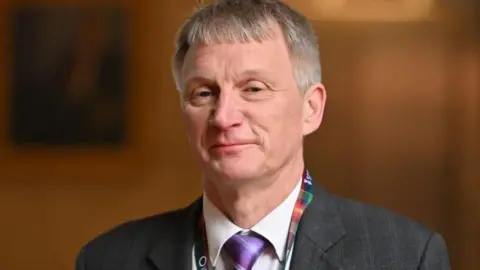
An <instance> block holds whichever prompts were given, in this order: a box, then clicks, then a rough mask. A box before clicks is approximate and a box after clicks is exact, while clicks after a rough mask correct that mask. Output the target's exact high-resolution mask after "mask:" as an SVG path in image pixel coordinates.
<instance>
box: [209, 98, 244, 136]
mask: <svg viewBox="0 0 480 270" xmlns="http://www.w3.org/2000/svg"><path fill="white" fill-rule="evenodd" d="M238 103H239V102H238V101H237V99H236V98H235V95H234V93H227V92H223V93H222V92H221V93H220V94H219V96H218V98H217V102H216V104H215V106H214V108H212V113H211V115H210V123H211V124H212V125H214V126H215V127H217V128H219V129H220V130H227V129H229V128H232V127H236V126H239V125H240V124H241V123H242V114H241V110H240V108H239V104H238Z"/></svg>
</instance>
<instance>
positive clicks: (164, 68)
mask: <svg viewBox="0 0 480 270" xmlns="http://www.w3.org/2000/svg"><path fill="white" fill-rule="evenodd" d="M287 2H289V3H290V4H292V5H293V6H294V7H296V8H297V9H298V10H300V11H301V12H303V13H305V14H306V15H307V16H308V17H309V18H310V19H311V20H312V21H313V24H314V27H315V30H316V31H317V33H318V36H319V41H320V54H321V57H322V64H323V74H324V83H325V85H326V88H327V91H328V103H327V110H326V118H325V122H324V124H323V125H322V127H321V128H320V130H319V131H318V132H316V133H315V134H314V135H311V136H310V137H309V138H308V139H307V142H306V153H305V155H306V160H307V164H308V167H309V168H310V170H311V172H312V174H313V176H314V178H315V179H316V180H317V181H318V182H320V183H321V184H322V185H324V186H325V187H326V188H327V189H329V190H330V191H331V192H334V193H337V194H340V195H343V196H346V197H350V198H353V199H357V200H362V201H366V202H369V203H372V204H375V205H379V206H383V207H386V208H389V209H391V210H394V211H397V212H399V213H402V214H404V215H407V216H409V217H411V218H413V219H415V220H418V221H420V222H423V223H425V224H427V225H428V226H429V227H430V228H431V229H433V230H436V231H438V232H440V233H442V235H443V236H444V237H445V239H446V241H447V244H448V246H449V249H450V253H451V260H452V266H453V269H455V270H476V269H480V256H479V254H480V196H479V195H478V193H479V191H480V166H479V165H480V154H479V153H480V142H479V138H480V109H479V105H480V91H479V78H480V77H479V76H480V73H479V72H480V69H479V64H480V55H479V53H480V47H479V46H480V42H479V41H480V39H479V36H480V21H479V16H478V15H479V11H480V9H479V7H480V5H479V2H478V1H476V0H393V1H374V0H290V1H287ZM196 6H197V4H196V1H195V0H162V1H157V0H142V1H133V0H117V1H114V0H102V1H76V0H17V1H15V0H2V1H0V60H1V61H0V131H1V132H0V213H1V218H0V243H1V244H0V261H1V262H2V267H1V268H2V269H5V270H26V269H36V270H39V269H48V270H64V269H73V265H74V260H75V256H76V254H77V252H78V251H79V249H80V247H81V246H82V245H83V244H85V243H86V242H87V241H88V240H90V239H91V238H93V237H95V236H96V235H98V234H100V233H102V232H104V231H105V230H107V229H109V228H111V227H112V226H115V225H116V224H118V223H121V222H124V221H127V220H130V219H135V218H140V217H143V216H147V215H152V214H155V213H158V212H162V211H165V210H168V209H173V208H178V207H183V206H186V205H187V204H188V203H189V202H190V201H192V200H194V199H195V198H196V197H197V196H198V195H199V194H200V193H201V186H200V177H199V174H200V172H199V169H198V167H197V166H196V165H195V163H194V160H193V158H192V156H191V155H190V153H189V148H188V145H187V142H186V139H185V136H184V130H183V126H182V122H181V118H180V110H179V98H178V94H177V92H176V90H175V87H174V83H173V80H172V77H171V71H170V58H171V56H172V53H173V39H174V35H175V32H176V31H177V29H178V27H179V26H180V25H181V23H182V22H183V20H184V19H185V18H186V17H187V16H188V15H189V14H191V12H192V11H193V10H194V8H195V7H196Z"/></svg>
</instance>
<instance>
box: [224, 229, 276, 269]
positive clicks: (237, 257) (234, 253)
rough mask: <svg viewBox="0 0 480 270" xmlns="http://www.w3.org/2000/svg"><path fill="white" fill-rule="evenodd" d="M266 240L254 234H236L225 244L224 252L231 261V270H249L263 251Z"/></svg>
mask: <svg viewBox="0 0 480 270" xmlns="http://www.w3.org/2000/svg"><path fill="white" fill-rule="evenodd" d="M267 243H268V242H267V240H266V239H265V238H263V237H262V236H260V235H258V234H255V233H248V234H242V233H237V234H235V235H233V236H232V237H230V239H228V240H227V242H225V245H224V247H223V248H224V250H225V251H226V253H227V254H228V256H229V257H230V259H232V262H233V269H235V270H250V269H252V267H253V265H254V264H255V261H256V260H257V259H258V257H259V256H260V254H261V253H262V252H263V250H264V249H265V248H266V247H267Z"/></svg>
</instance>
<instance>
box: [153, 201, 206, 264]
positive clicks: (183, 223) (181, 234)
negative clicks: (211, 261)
mask: <svg viewBox="0 0 480 270" xmlns="http://www.w3.org/2000/svg"><path fill="white" fill-rule="evenodd" d="M201 209H202V200H201V199H197V200H196V201H195V202H194V203H192V204H191V205H190V206H188V207H187V208H185V209H182V210H180V211H179V212H178V213H177V215H176V218H177V220H176V223H177V224H178V226H175V228H176V229H175V230H172V231H168V232H165V234H164V235H163V237H162V239H161V241H160V242H159V243H157V245H156V246H155V248H154V249H153V250H152V252H150V254H149V255H148V259H149V260H150V262H151V263H153V264H154V265H155V266H156V267H157V269H159V270H171V269H178V270H191V269H192V248H193V244H194V232H195V226H196V224H197V219H198V215H199V214H200V210H201Z"/></svg>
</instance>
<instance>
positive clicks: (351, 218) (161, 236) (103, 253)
mask: <svg viewBox="0 0 480 270" xmlns="http://www.w3.org/2000/svg"><path fill="white" fill-rule="evenodd" d="M313 194H314V199H313V201H312V202H311V204H310V206H309V207H308V208H307V210H306V211H305V213H304V216H303V218H302V220H301V222H300V224H299V229H298V233H297V237H296V239H295V248H294V251H293V255H292V256H293V257H292V261H291V269H294V270H315V269H318V270H340V269H342V270H354V269H355V270H367V269H368V270H410V269H411V270H414V269H419V270H447V269H450V263H449V257H448V253H447V248H446V245H445V242H444V240H443V238H442V237H441V236H440V235H439V234H436V233H433V232H431V231H429V230H428V229H427V228H426V227H424V226H422V225H421V224H419V223H416V222H414V221H411V220H409V219H406V218H404V217H401V216H399V215H397V214H394V213H392V212H389V211H387V210H383V209H380V208H375V207H373V206H369V205H366V204H362V203H358V202H354V201H351V200H347V199H343V198H340V197H337V196H334V195H331V194H329V193H327V192H326V191H325V190H324V189H322V188H321V187H320V186H319V185H318V184H314V186H313ZM201 201H202V200H201V199H198V200H197V201H195V202H194V203H193V204H191V205H190V206H188V207H186V208H184V209H181V210H176V211H171V212H168V213H163V214H160V215H156V216H152V217H148V218H145V219H142V220H136V221H131V222H128V223H125V224H122V225H120V226H118V227H116V228H114V229H112V230H110V231H108V232H106V233H104V234H102V235H100V236H99V237H97V238H96V239H94V240H92V241H91V242H90V243H88V244H87V245H85V246H84V247H83V248H82V249H81V251H80V253H79V255H78V258H77V262H76V270H187V269H188V270H190V269H191V267H192V247H193V240H194V233H195V232H196V224H197V218H198V216H199V214H200V213H201V208H202V205H201Z"/></svg>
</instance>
